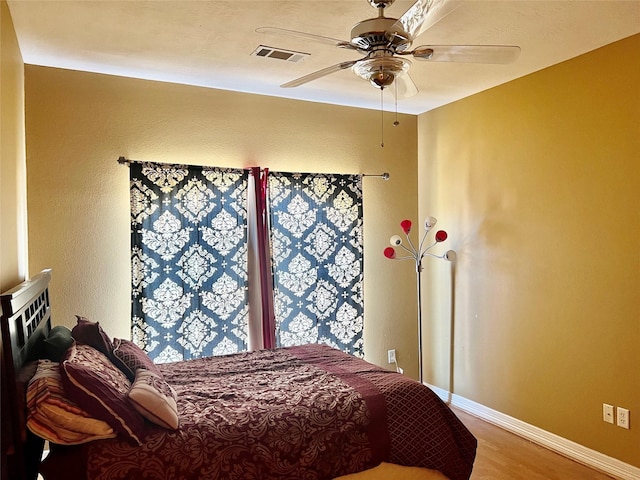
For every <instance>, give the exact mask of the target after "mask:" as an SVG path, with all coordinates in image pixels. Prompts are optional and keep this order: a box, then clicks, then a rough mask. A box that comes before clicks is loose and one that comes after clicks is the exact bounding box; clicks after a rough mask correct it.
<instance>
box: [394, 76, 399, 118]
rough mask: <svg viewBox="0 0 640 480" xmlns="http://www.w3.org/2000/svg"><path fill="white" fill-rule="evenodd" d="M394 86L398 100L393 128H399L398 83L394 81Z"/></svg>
mask: <svg viewBox="0 0 640 480" xmlns="http://www.w3.org/2000/svg"><path fill="white" fill-rule="evenodd" d="M393 86H394V87H395V89H396V98H395V100H396V121H395V122H393V126H394V127H397V126H398V125H400V122H399V121H398V82H397V81H394V82H393Z"/></svg>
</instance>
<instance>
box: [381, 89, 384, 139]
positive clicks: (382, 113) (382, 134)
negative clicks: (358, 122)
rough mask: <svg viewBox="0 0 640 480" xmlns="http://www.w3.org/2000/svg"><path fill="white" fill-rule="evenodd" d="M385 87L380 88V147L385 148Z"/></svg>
mask: <svg viewBox="0 0 640 480" xmlns="http://www.w3.org/2000/svg"><path fill="white" fill-rule="evenodd" d="M383 95H384V88H381V89H380V148H384V100H383Z"/></svg>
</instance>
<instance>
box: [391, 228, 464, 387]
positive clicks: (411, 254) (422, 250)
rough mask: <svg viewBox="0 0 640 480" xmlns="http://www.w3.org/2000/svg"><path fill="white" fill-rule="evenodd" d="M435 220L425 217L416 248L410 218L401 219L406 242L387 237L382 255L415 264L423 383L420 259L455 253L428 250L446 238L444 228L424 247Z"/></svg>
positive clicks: (398, 237)
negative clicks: (412, 239)
mask: <svg viewBox="0 0 640 480" xmlns="http://www.w3.org/2000/svg"><path fill="white" fill-rule="evenodd" d="M436 222H437V220H436V219H435V218H433V217H427V219H426V220H425V221H424V235H423V236H422V240H420V243H419V244H418V247H417V248H416V246H415V245H414V244H413V242H412V241H411V237H410V236H409V233H411V226H412V224H411V220H403V221H402V222H400V227H401V228H402V231H403V232H404V235H405V237H406V239H407V242H406V244H405V242H403V241H402V238H401V237H400V235H393V236H392V237H391V238H390V239H389V243H390V244H391V245H392V246H391V247H387V248H385V249H384V256H385V257H387V258H388V259H390V260H413V261H414V262H415V264H416V283H417V294H418V359H419V362H420V363H419V370H418V371H419V375H420V383H424V378H423V374H422V295H421V284H420V277H421V273H422V259H423V258H424V257H425V256H429V257H435V258H442V259H445V260H452V259H453V258H454V255H455V252H454V251H453V250H449V251H447V252H446V253H444V254H442V255H436V254H433V253H431V252H430V250H431V249H432V248H433V247H435V246H436V245H437V244H438V243H441V242H444V241H445V240H446V239H447V232H445V231H444V230H438V231H437V232H436V234H435V239H434V241H433V243H431V244H430V245H428V246H426V247H425V245H424V242H425V240H426V239H427V235H428V234H429V232H430V231H431V229H432V228H433V227H434V226H435V224H436ZM394 247H399V248H401V249H403V250H404V251H405V252H406V253H407V254H406V255H404V256H401V257H398V256H396V250H395V248H394Z"/></svg>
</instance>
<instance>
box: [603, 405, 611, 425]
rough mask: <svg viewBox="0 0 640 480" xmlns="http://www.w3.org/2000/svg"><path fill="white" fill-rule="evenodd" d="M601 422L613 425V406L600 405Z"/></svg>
mask: <svg viewBox="0 0 640 480" xmlns="http://www.w3.org/2000/svg"><path fill="white" fill-rule="evenodd" d="M602 420H604V421H605V422H607V423H613V405H608V404H606V403H603V404H602Z"/></svg>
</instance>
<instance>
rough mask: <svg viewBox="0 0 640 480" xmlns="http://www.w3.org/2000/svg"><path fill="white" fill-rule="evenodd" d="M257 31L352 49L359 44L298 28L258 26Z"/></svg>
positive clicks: (355, 48) (356, 47)
mask: <svg viewBox="0 0 640 480" xmlns="http://www.w3.org/2000/svg"><path fill="white" fill-rule="evenodd" d="M256 32H257V33H267V34H271V35H280V36H282V37H294V38H302V39H305V40H311V41H313V42H319V43H324V44H325V45H333V46H334V47H340V48H348V49H351V50H357V49H358V46H357V45H354V44H353V43H351V42H347V41H346V40H340V39H338V38H331V37H325V36H323V35H315V34H313V33H306V32H299V31H297V30H289V29H287V28H278V27H259V28H256Z"/></svg>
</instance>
